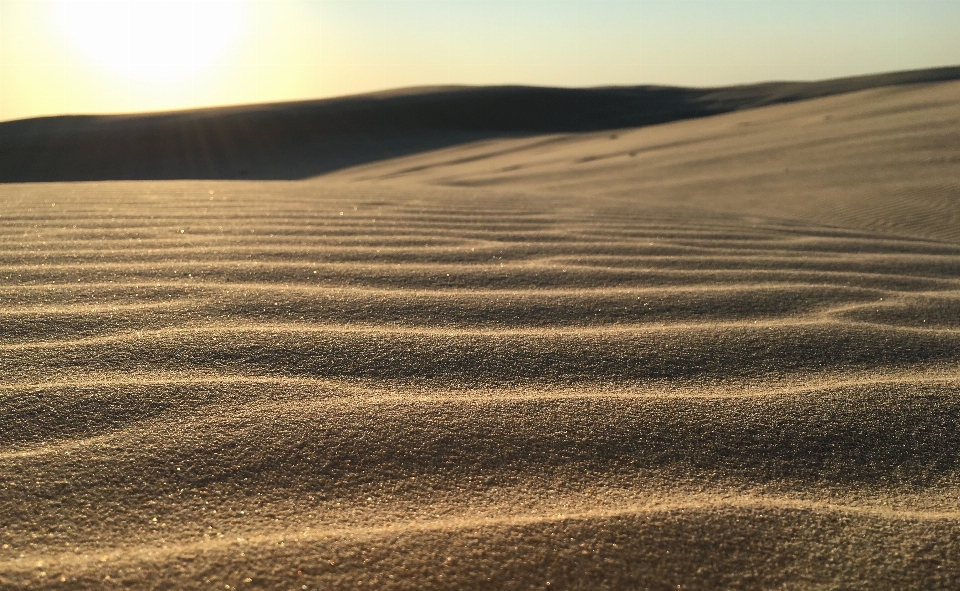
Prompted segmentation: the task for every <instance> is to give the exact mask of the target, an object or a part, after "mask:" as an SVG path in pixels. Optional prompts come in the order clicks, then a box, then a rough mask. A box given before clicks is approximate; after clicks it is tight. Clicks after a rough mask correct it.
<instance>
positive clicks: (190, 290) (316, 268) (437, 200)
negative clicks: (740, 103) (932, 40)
mask: <svg viewBox="0 0 960 591" xmlns="http://www.w3.org/2000/svg"><path fill="white" fill-rule="evenodd" d="M953 138H960V83H958V82H944V83H941V84H921V85H914V86H901V87H897V88H878V89H874V90H869V91H865V92H861V93H854V94H848V95H843V96H834V97H827V98H821V99H816V100H810V101H804V102H797V103H792V104H777V105H771V106H767V107H762V108H757V109H752V110H748V111H738V112H736V113H729V114H726V115H719V116H716V117H708V118H702V119H698V120H696V121H684V122H676V123H670V124H665V125H659V126H653V127H647V128H643V129H636V130H623V131H617V132H616V133H610V132H609V131H605V132H602V133H599V132H598V133H592V132H591V133H572V134H567V135H562V136H550V137H546V138H544V137H524V138H502V139H488V140H485V141H483V142H480V143H477V144H465V145H458V146H451V147H448V148H445V149H442V150H438V151H433V152H428V153H423V154H417V155H408V156H406V157H404V158H399V159H396V160H386V161H382V162H372V163H369V164H367V165H364V166H360V167H356V168H352V169H346V170H343V171H340V172H336V173H333V174H329V175H325V176H322V177H318V178H315V179H310V180H306V181H250V180H246V181H235V180H234V181H230V180H177V181H120V182H89V183H73V182H69V183H25V184H5V185H2V186H0V378H2V379H0V588H3V589H6V588H10V589H70V590H73V589H223V590H232V589H283V590H289V589H301V590H303V589H363V588H384V589H397V590H407V589H491V588H495V589H584V590H594V589H657V590H671V591H674V590H676V589H678V588H679V589H681V590H688V589H702V590H712V589H718V588H721V589H723V588H737V589H772V588H783V589H811V590H812V589H818V590H819V589H870V590H873V589H896V590H901V589H917V590H921V589H922V590H927V589H955V588H957V587H958V586H960V541H958V540H960V320H958V318H960V315H958V313H960V233H958V231H957V229H956V225H955V224H954V223H953V220H957V219H960V173H958V172H957V169H956V167H955V166H954V163H955V162H960V142H954V141H953ZM787 167H790V168H791V169H793V170H798V171H799V172H798V173H791V172H788V171H785V170H784V169H785V168H787ZM891 187H892V188H891ZM905 197H908V198H905Z"/></svg>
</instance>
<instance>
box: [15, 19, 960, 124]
mask: <svg viewBox="0 0 960 591" xmlns="http://www.w3.org/2000/svg"><path fill="white" fill-rule="evenodd" d="M958 31H960V1H957V0H889V1H887V0H829V1H813V0H798V1H792V0H701V1H695V0H670V1H647V0H586V1H584V0H369V1H364V0H339V1H338V0H312V1H311V0H182V1H181V0H0V121H2V120H10V119H21V118H27V117H36V116H43V115H56V114H81V113H83V114H86V113H121V112H142V111H157V110H172V109H182V108H193V107H203V106H217V105H228V104H244V103H259V102H274V101H287V100H301V99H313V98H324V97H331V96H342V95H349V94H357V93H363V92H371V91H377V90H385V89H391V88H399V87H409V86H424V85H451V84H469V85H486V84H526V85H544V86H567V87H571V86H573V87H577V86H605V85H640V84H668V85H683V86H720V85H728V84H739V83H749V82H758V81H765V80H813V79H822V78H831V77H840V76H849V75H856V74H866V73H875V72H884V71H892V70H903V69H914V68H926V67H933V66H944V65H960V35H958Z"/></svg>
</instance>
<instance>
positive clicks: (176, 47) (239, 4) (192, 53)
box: [51, 0, 246, 83]
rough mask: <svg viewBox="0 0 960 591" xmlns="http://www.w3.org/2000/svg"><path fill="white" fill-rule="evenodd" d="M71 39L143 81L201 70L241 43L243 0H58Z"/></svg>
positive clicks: (57, 12) (99, 60) (98, 60)
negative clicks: (239, 41) (238, 42)
mask: <svg viewBox="0 0 960 591" xmlns="http://www.w3.org/2000/svg"><path fill="white" fill-rule="evenodd" d="M51 8H52V15H53V17H54V18H55V20H56V21H57V24H58V25H59V28H60V30H61V31H62V33H63V34H64V37H65V39H66V40H68V41H69V42H70V44H71V45H72V46H74V47H75V48H76V50H77V51H79V52H80V53H81V54H82V55H83V56H84V57H85V58H87V59H88V60H90V62H92V63H93V64H94V65H96V66H98V67H101V68H103V69H105V70H109V71H111V72H113V73H115V74H119V75H122V76H124V77H127V78H132V79H136V80H139V81H142V82H154V83H165V82H171V81H175V80H179V79H183V78H188V77H191V76H197V75H199V74H202V73H203V72H204V71H205V70H207V69H208V68H210V67H211V66H213V65H214V64H215V63H216V62H217V61H218V60H219V59H221V58H222V57H223V56H224V54H225V53H226V51H227V50H228V49H229V48H230V47H231V46H232V45H234V44H236V43H237V41H238V40H239V37H240V33H241V32H242V29H243V25H244V21H245V17H246V10H245V8H246V7H245V2H244V1H242V0H192V1H187V0H163V1H160V0H121V1H117V0H55V1H54V2H52V6H51Z"/></svg>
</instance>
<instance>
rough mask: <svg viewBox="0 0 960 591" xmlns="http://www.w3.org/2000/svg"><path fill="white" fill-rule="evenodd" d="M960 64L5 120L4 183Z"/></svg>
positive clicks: (231, 162)
mask: <svg viewBox="0 0 960 591" xmlns="http://www.w3.org/2000/svg"><path fill="white" fill-rule="evenodd" d="M956 79H960V67H949V68H936V69H930V70H919V71H907V72H896V73H887V74H878V75H871V76H859V77H852V78H842V79H836V80H825V81H817V82H774V83H765V84H755V85H748V86H734V87H726V88H705V89H697V88H674V87H653V86H641V87H611V88H595V89H562V88H536V87H480V88H468V87H451V88H425V89H410V90H404V91H395V92H385V93H378V94H369V95H361V96H353V97H345V98H336V99H327V100H319V101H308V102H296V103H280V104H266V105H251V106H242V107H229V108H219V109H203V110H196V111H183V112H171V113H156V114H144V115H121V116H63V117H47V118H40V119H29V120H21V121H11V122H6V123H0V182H6V183H11V182H44V181H90V180H120V179H300V178H307V177H311V176H316V175H318V174H323V173H327V172H330V171H333V170H338V169H342V168H347V167H350V166H354V165H357V164H364V163H369V162H375V161H379V160H385V159H389V158H393V157H397V156H403V155H410V154H416V153H420V152H426V151H429V150H433V149H437V148H442V147H448V146H453V145H458V144H463V143H467V142H472V141H476V140H480V139H490V138H498V137H514V136H522V135H534V134H548V133H569V132H583V131H600V130H609V129H620V128H631V127H638V126H645V125H653V124H658V123H666V122H670V121H676V120H680V119H691V118H697V117H705V116H709V115H715V114H718V113H725V112H729V111H737V110H741V109H748V108H753V107H758V106H763V105H770V104H777V103H785V102H793V101H798V100H805V99H811V98H817V97H823V96H829V95H835V94H841V93H848V92H855V91H859V90H865V89H869V88H877V87H883V86H891V85H903V84H920V83H933V82H941V81H945V80H956Z"/></svg>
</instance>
